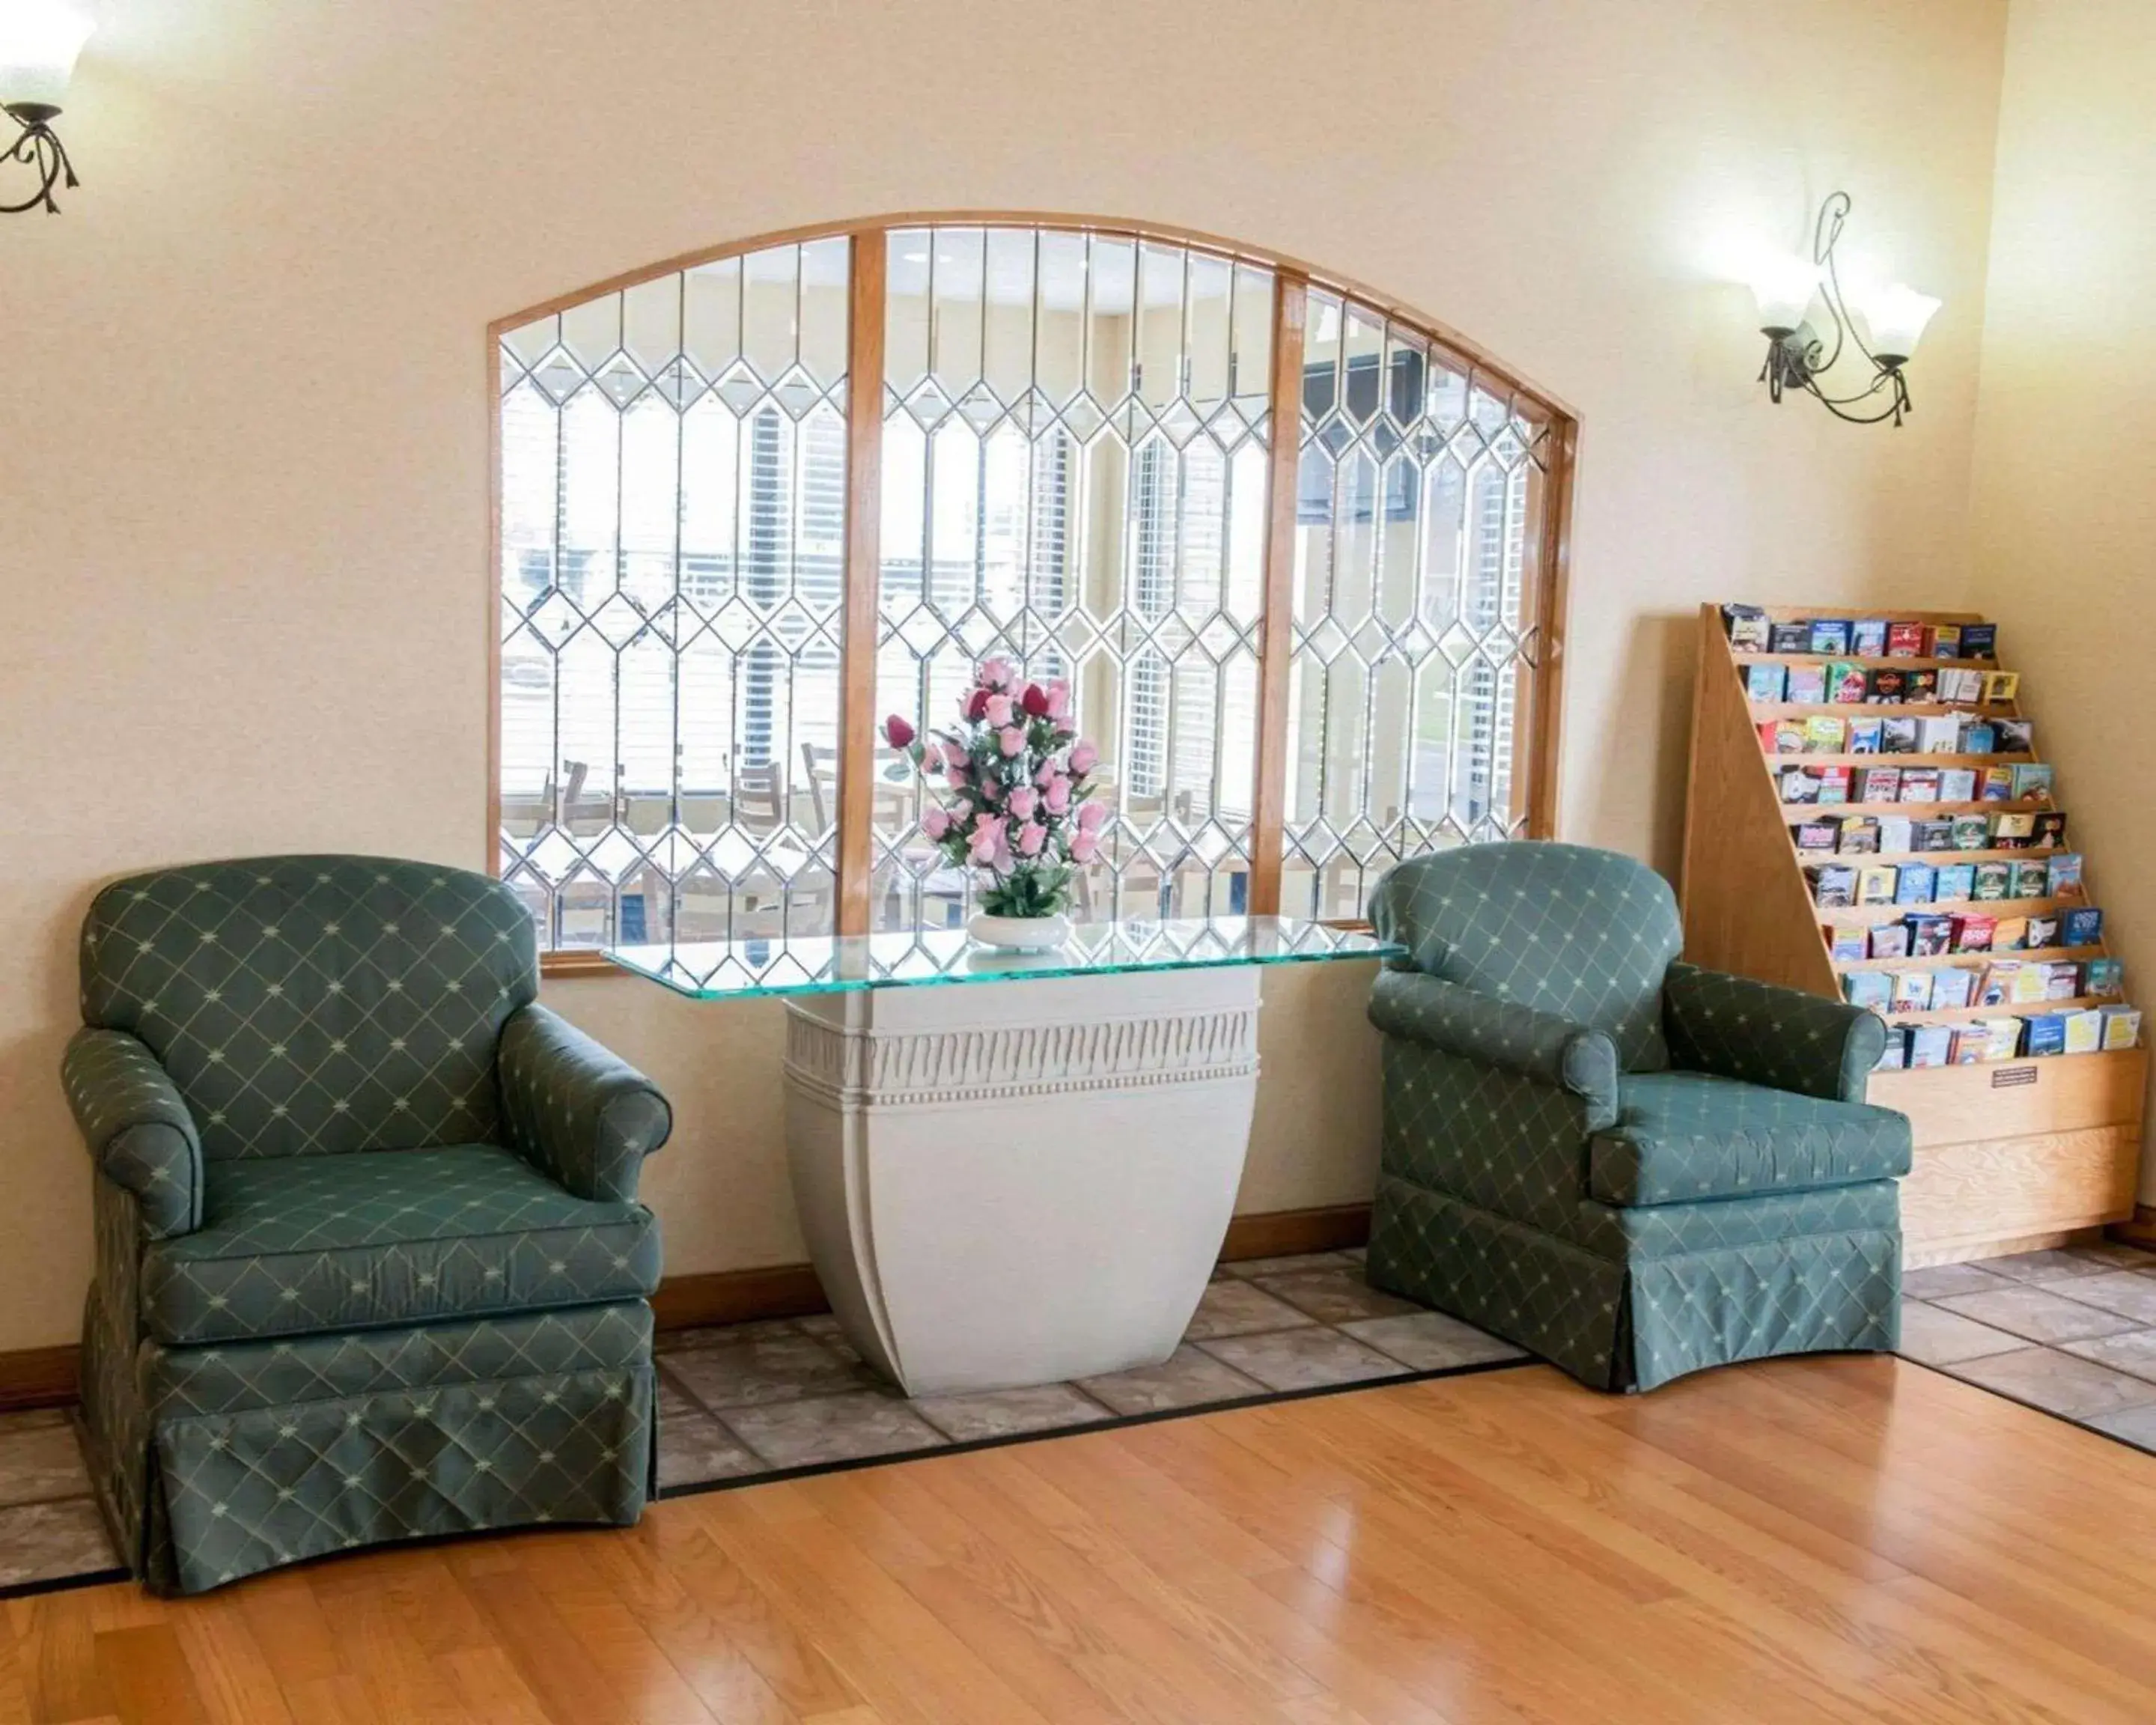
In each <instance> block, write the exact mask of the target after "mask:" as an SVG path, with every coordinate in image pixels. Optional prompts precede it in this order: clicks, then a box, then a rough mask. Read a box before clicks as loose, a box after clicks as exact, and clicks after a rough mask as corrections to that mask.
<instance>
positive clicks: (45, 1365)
mask: <svg viewBox="0 0 2156 1725" xmlns="http://www.w3.org/2000/svg"><path fill="white" fill-rule="evenodd" d="M2143 1219H2147V1220H2148V1221H2149V1222H2150V1223H2151V1224H2152V1227H2156V1212H2151V1211H2146V1210H2144V1211H2143ZM2125 1225H2127V1226H2131V1225H2133V1224H2125ZM1369 1237H1370V1206H1369V1205H1368V1204H1334V1205H1332V1206H1330V1207H1328V1208H1326V1209H1307V1210H1270V1211H1267V1212H1266V1213H1265V1214H1261V1215H1251V1216H1238V1217H1236V1218H1235V1220H1234V1221H1232V1222H1230V1223H1229V1224H1228V1237H1227V1239H1226V1240H1224V1241H1222V1242H1221V1245H1220V1257H1221V1261H1222V1262H1224V1263H1226V1262H1231V1261H1234V1260H1239V1259H1243V1258H1286V1257H1292V1256H1294V1255H1296V1254H1298V1253H1301V1252H1333V1251H1338V1250H1341V1249H1342V1248H1343V1247H1346V1246H1358V1245H1363V1243H1364V1242H1366V1241H1367V1240H1368V1239H1369ZM830 1309H831V1305H830V1301H828V1300H826V1299H825V1298H824V1285H823V1284H822V1283H821V1282H819V1281H817V1279H816V1272H815V1271H814V1270H813V1269H812V1268H810V1267H809V1266H808V1265H806V1264H773V1265H771V1266H767V1267H766V1268H763V1269H760V1270H720V1271H709V1272H706V1273H704V1274H701V1275H696V1276H668V1277H667V1278H666V1279H665V1281H662V1282H660V1284H659V1291H658V1292H657V1293H655V1294H654V1295H653V1296H651V1312H652V1316H653V1317H654V1319H655V1320H656V1321H657V1322H658V1325H659V1327H660V1329H662V1330H693V1329H700V1328H701V1327H704V1326H706V1325H708V1324H740V1323H751V1322H756V1321H757V1320H758V1319H762V1318H773V1317H810V1316H812V1315H814V1313H816V1312H829V1310H830ZM77 1351H78V1350H77V1349H76V1348H75V1345H74V1343H72V1342H69V1343H61V1344H60V1345H59V1346H58V1347H55V1348H18V1349H17V1350H16V1351H14V1352H13V1353H0V1413H17V1412H20V1411H21V1410H23V1409H26V1408H50V1407H58V1406H60V1405H62V1404H65V1403H68V1402H71V1401H73V1400H74V1399H75V1398H76V1396H77V1395H78V1394H80V1374H79V1369H78V1363H77V1360H76V1353H77Z"/></svg>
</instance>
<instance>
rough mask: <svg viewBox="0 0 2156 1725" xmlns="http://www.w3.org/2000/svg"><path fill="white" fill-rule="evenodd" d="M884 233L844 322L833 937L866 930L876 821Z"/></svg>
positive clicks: (874, 237) (870, 233)
mask: <svg viewBox="0 0 2156 1725" xmlns="http://www.w3.org/2000/svg"><path fill="white" fill-rule="evenodd" d="M888 251H889V248H888V245H887V243H886V240H885V234H884V231H883V230H882V229H881V228H864V229H862V230H860V232H858V233H856V234H855V235H854V236H853V259H852V264H851V267H850V270H848V278H849V286H848V295H849V302H848V303H849V310H848V314H847V321H846V541H845V544H846V551H845V565H844V574H843V577H842V588H841V591H842V593H843V598H844V603H843V608H842V611H841V616H842V618H843V624H842V627H841V629H840V632H839V787H838V800H839V834H838V932H839V933H840V934H865V933H867V932H869V926H870V914H869V912H870V879H871V877H872V875H874V872H875V839H874V835H873V834H872V833H871V831H870V827H871V824H872V822H873V821H874V819H875V670H876V631H877V628H878V619H879V614H880V603H879V599H880V580H881V568H882V547H881V543H880V540H881V530H882V526H883V374H884V316H885V307H884V302H885V273H886V264H887V261H888Z"/></svg>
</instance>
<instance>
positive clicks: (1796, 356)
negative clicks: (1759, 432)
mask: <svg viewBox="0 0 2156 1725" xmlns="http://www.w3.org/2000/svg"><path fill="white" fill-rule="evenodd" d="M1848 214H1849V194H1848V193H1846V192H1837V193H1835V194H1834V195H1833V196H1832V197H1831V198H1828V199H1827V201H1826V202H1825V203H1823V204H1821V205H1820V213H1819V221H1818V223H1816V225H1815V227H1814V228H1813V229H1812V255H1811V261H1810V262H1809V263H1806V262H1805V261H1804V259H1802V258H1800V257H1797V256H1794V255H1789V256H1782V257H1775V258H1770V259H1767V260H1766V262H1765V263H1764V264H1762V265H1761V267H1760V269H1759V270H1758V273H1757V274H1756V275H1754V277H1753V283H1752V292H1753V296H1754V297H1755V298H1756V299H1757V300H1758V302H1759V330H1760V333H1761V334H1763V335H1764V336H1766V338H1767V362H1766V364H1765V365H1764V366H1763V367H1761V369H1760V372H1759V379H1760V381H1761V382H1763V383H1764V384H1765V385H1766V386H1767V396H1768V399H1769V400H1770V401H1779V400H1781V398H1782V392H1783V391H1784V389H1801V390H1804V392H1806V393H1808V394H1810V395H1812V396H1815V397H1816V398H1818V400H1819V402H1820V405H1821V406H1823V407H1824V408H1825V409H1826V410H1827V411H1828V412H1829V413H1832V414H1833V415H1834V416H1835V418H1838V419H1846V420H1848V421H1849V422H1850V423H1851V424H1854V425H1876V424H1879V423H1880V421H1881V420H1882V419H1892V421H1893V422H1894V423H1895V424H1897V425H1899V424H1901V423H1902V415H1903V414H1905V413H1909V412H1911V411H1912V408H1911V407H1910V404H1909V384H1908V380H1907V378H1906V377H1903V376H1902V367H1904V366H1906V365H1907V364H1908V362H1909V356H1910V355H1911V354H1912V353H1914V352H1916V351H1917V341H1918V339H1919V338H1920V337H1921V336H1922V335H1923V333H1924V326H1925V325H1926V324H1928V323H1929V322H1930V321H1932V314H1933V312H1935V311H1938V309H1939V301H1938V300H1935V299H1933V298H1932V296H1931V295H1928V294H1920V293H1918V292H1917V290H1915V289H1914V288H1911V287H1905V286H1903V285H1902V284H1900V283H1898V282H1897V283H1896V284H1894V285H1892V286H1891V287H1882V288H1878V289H1876V290H1872V291H1871V292H1868V293H1866V295H1865V296H1864V299H1863V301H1862V303H1861V305H1858V306H1857V308H1856V309H1857V311H1860V312H1861V313H1862V314H1863V317H1864V322H1865V325H1866V328H1867V329H1869V331H1871V346H1870V347H1866V346H1865V342H1864V337H1863V336H1861V335H1859V334H1858V333H1857V328H1856V320H1855V319H1854V318H1853V317H1851V315H1850V305H1849V302H1848V301H1847V300H1845V298H1844V297H1843V296H1842V291H1841V278H1840V275H1837V274H1836V273H1835V267H1834V248H1835V241H1836V240H1838V239H1840V238H1841V224H1842V222H1843V221H1844V219H1845V218H1846V217H1847V216H1848ZM1815 296H1816V297H1817V298H1819V299H1820V300H1823V301H1824V302H1825V305H1826V310H1827V316H1830V318H1832V319H1833V320H1834V341H1833V345H1832V346H1831V347H1829V346H1828V345H1827V344H1826V343H1825V341H1823V340H1822V339H1821V337H1820V333H1819V331H1817V330H1816V329H1815V328H1814V327H1813V326H1812V325H1811V323H1810V322H1809V321H1808V320H1807V317H1806V314H1807V313H1808V312H1809V311H1810V310H1811V304H1812V300H1813V299H1814V297H1815ZM1844 341H1847V342H1848V343H1849V344H1850V345H1851V347H1855V348H1856V351H1857V352H1859V353H1861V354H1862V355H1863V356H1864V357H1866V359H1868V360H1870V361H1871V366H1872V377H1871V383H1870V384H1869V385H1868V386H1867V387H1866V388H1863V389H1861V390H1859V391H1858V392H1857V393H1856V394H1854V395H1843V396H1833V395H1829V394H1828V393H1826V391H1825V390H1824V389H1822V388H1820V382H1819V380H1820V377H1821V376H1822V375H1823V374H1824V373H1825V372H1828V371H1830V370H1831V369H1832V368H1833V366H1834V363H1835V361H1836V360H1838V359H1840V357H1841V349H1842V343H1843V342H1844ZM1882 394H1883V395H1884V396H1885V398H1886V400H1885V403H1884V404H1883V405H1882V406H1881V408H1879V410H1878V412H1876V413H1861V412H1859V413H1852V412H1851V411H1849V410H1850V409H1851V408H1861V407H1862V406H1863V405H1864V404H1865V403H1868V402H1872V401H1876V400H1877V399H1878V398H1879V397H1881V395H1882Z"/></svg>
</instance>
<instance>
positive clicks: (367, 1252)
mask: <svg viewBox="0 0 2156 1725" xmlns="http://www.w3.org/2000/svg"><path fill="white" fill-rule="evenodd" d="M658 1280H659V1233H658V1228H657V1224H655V1223H654V1220H653V1219H652V1215H651V1213H650V1212H649V1210H647V1209H644V1206H643V1205H642V1204H637V1203H634V1202H619V1201H609V1202H594V1201H593V1200H590V1199H582V1198H577V1197H575V1196H573V1195H572V1194H570V1193H568V1192H567V1191H564V1190H563V1189H562V1188H561V1187H560V1186H558V1185H557V1184H556V1183H554V1182H553V1181H552V1180H551V1179H549V1178H547V1176H546V1175H545V1174H543V1173H540V1172H539V1171H538V1170H537V1169H536V1168H533V1167H532V1166H531V1163H528V1162H526V1161H525V1160H524V1159H523V1158H521V1157H519V1156H517V1155H516V1154H514V1153H512V1152H511V1151H508V1150H504V1149H500V1148H499V1147H496V1146H494V1145H491V1144H459V1145H453V1146H450V1147H447V1148H444V1149H436V1150H413V1151H403V1150H371V1151H360V1152H355V1153H348V1154H345V1155H336V1156H294V1157H277V1158H249V1159H242V1160H235V1161H223V1162H213V1163H209V1164H208V1167H207V1169H206V1191H205V1193H204V1197H203V1225H202V1226H201V1227H200V1228H199V1229H198V1230H195V1231H194V1232H193V1233H190V1234H184V1235H178V1236H177V1237H176V1238H173V1239H171V1240H161V1241H158V1242H157V1243H155V1244H153V1245H151V1246H150V1247H149V1248H148V1249H147V1250H146V1251H145V1252H144V1254H143V1258H142V1276H141V1289H142V1292H141V1301H142V1314H143V1319H144V1322H145V1323H146V1327H148V1330H149V1332H150V1334H151V1337H153V1338H155V1339H156V1340H157V1341H158V1342H161V1343H165V1344H166V1345H167V1346H172V1345H176V1344H185V1343H204V1342H226V1341H237V1340H255V1339H263V1338H267V1337H279V1336H296V1335H305V1334H311V1333H314V1332H319V1331H324V1330H358V1329H371V1328H375V1327H381V1326H384V1325H393V1324H413V1323H425V1322H430V1321H432V1320H435V1319H439V1318H449V1317H454V1318H459V1319H469V1318H470V1317H475V1316H477V1315H480V1314H482V1313H490V1312H530V1311H541V1310H547V1309H552V1308H557V1307H570V1306H583V1305H592V1304H596V1303H598V1302H601V1301H613V1300H625V1299H639V1298H642V1297H643V1296H645V1295H648V1294H649V1293H650V1292H651V1291H652V1290H653V1289H654V1287H655V1286H657V1285H658Z"/></svg>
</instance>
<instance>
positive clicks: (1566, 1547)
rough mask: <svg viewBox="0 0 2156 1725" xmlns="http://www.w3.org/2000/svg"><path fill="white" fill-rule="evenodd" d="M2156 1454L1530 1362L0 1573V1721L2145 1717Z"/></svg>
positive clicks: (2057, 1435) (1878, 1361) (1980, 1424)
mask: <svg viewBox="0 0 2156 1725" xmlns="http://www.w3.org/2000/svg"><path fill="white" fill-rule="evenodd" d="M2151 1527H2156V1457H2151V1456H2148V1455H2141V1454H2138V1453H2137V1452H2134V1451H2133V1450H2128V1449H2127V1448H2126V1447H2124V1446H2123V1445H2118V1444H2115V1443H2112V1442H2110V1441H2107V1440H2105V1439H2103V1438H2101V1437H2098V1436H2096V1435H2092V1434H2091V1433H2089V1432H2087V1431H2083V1430H2076V1429H2075V1428H2073V1427H2071V1426H2068V1425H2064V1424H2062V1423H2061V1422H2059V1421H2056V1420H2051V1419H2049V1418H2047V1417H2046V1416H2045V1415H2042V1414H2036V1413H2034V1412H2030V1411H2029V1410H2027V1409H2022V1408H2019V1407H2016V1406H2015V1405H2013V1404H2010V1403H2008V1402H2005V1401H2002V1400H2000V1399H1997V1398H1996V1397H1994V1396H1992V1395H1989V1394H1986V1393H1985V1392H1984V1391H1982V1390H1979V1389H1974V1388H1972V1387H1970V1386H1969V1385H1967V1384H1959V1383H1956V1382H1953V1381H1952V1380H1950V1379H1948V1378H1943V1377H1939V1376H1937V1375H1934V1374H1933V1373H1930V1372H1928V1371H1926V1370H1924V1369H1923V1368H1920V1367H1917V1366H1912V1365H1909V1364H1907V1363H1902V1362H1898V1361H1896V1360H1893V1359H1890V1358H1832V1359H1814V1360H1793V1361H1783V1362H1776V1363H1768V1364H1763V1365H1757V1366H1748V1367H1740V1368H1733V1369H1730V1370H1725V1371H1721V1372H1715V1373H1708V1374H1707V1375H1706V1376H1704V1377H1702V1378H1692V1379H1689V1380H1686V1381H1685V1382H1682V1383H1680V1384H1675V1385H1672V1386H1671V1387H1670V1388H1669V1389H1665V1390H1662V1391H1660V1392H1658V1393H1656V1394H1654V1395H1651V1396H1648V1397H1644V1398H1635V1399H1614V1398H1609V1397H1603V1396H1597V1395H1593V1394H1589V1393H1587V1392H1586V1391H1584V1390H1580V1389H1576V1388H1574V1387H1573V1385H1571V1384H1569V1383H1568V1382H1567V1381H1566V1380H1565V1379H1563V1378H1560V1377H1558V1375H1557V1374H1556V1373H1553V1372H1551V1371H1548V1370H1547V1369H1544V1368H1527V1369H1522V1370H1518V1371H1510V1372H1503V1373H1496V1374H1493V1375H1490V1376H1485V1377H1476V1378H1455V1379H1450V1380H1442V1381H1437V1382H1432V1383H1427V1384H1410V1385H1404V1386H1395V1387H1393V1388H1388V1389H1372V1390H1367V1391H1362V1392H1358V1393H1356V1394H1350V1395H1342V1396H1337V1397H1332V1398H1327V1399H1318V1400H1312V1401H1303V1402H1296V1403H1288V1404H1277V1405H1274V1406H1270V1407H1262V1408H1253V1409H1243V1410H1241V1411H1238V1412H1233V1413H1226V1414H1213V1415H1206V1416H1200V1417H1197V1418H1193V1419H1188V1420H1176V1421H1172V1422H1168V1423H1164V1424H1160V1425H1144V1426H1135V1427H1128V1428H1125V1429H1122V1430H1114V1431H1109V1432H1103V1433H1099V1434H1096V1435H1090V1436H1080V1437H1072V1438H1064V1439H1055V1440H1047V1441H1045V1442H1039V1443H1031V1444H1025V1445H1017V1446H1014V1447H1009V1448H1004V1449H997V1450H983V1451H978V1452H975V1453H973V1454H969V1455H954V1456H948V1457H942V1458H938V1459H934V1460H930V1461H919V1462H911V1463H906V1464H903V1465H900V1466H886V1467H881V1468H875V1469H870V1470H866V1471H859V1472H852V1473H844V1474H833V1475H826V1476H821V1477H818V1478H813V1479H804V1480H798V1481H789V1482H784V1483H780V1484H776V1485H768V1486H753V1487H749V1488H747V1489H744V1490H741V1491H731V1492H721V1493H716V1494H713V1495H711V1496H706V1497H693V1498H685V1499H680V1500H676V1501H674V1502H667V1503H663V1504H660V1505H659V1506H657V1507H655V1508H654V1510H653V1511H652V1512H650V1514H649V1516H648V1517H646V1519H645V1521H644V1524H643V1525H642V1526H641V1527H639V1528H638V1529H636V1530H635V1531H634V1532H629V1533H577V1532H563V1533H547V1534H536V1535H522V1536H517V1537H514V1538H504V1539H499V1540H486V1541H478V1540H475V1541H469V1542H462V1543H452V1544H446V1545H441V1546H435V1547H431V1548H414V1549H412V1550H407V1551H390V1552H383V1553H373V1554H370V1555H367V1556H364V1557H361V1558H353V1559H347V1560H345V1561H341V1562H335V1563H321V1564H317V1565H315V1566H312V1567H309V1568H301V1569H298V1570H288V1571H285V1572H284V1573H282V1574H275V1575H270V1576H266V1577H263V1578H260V1579H257V1580H254V1581H251V1582H248V1583H244V1584H240V1585H239V1586H238V1587H235V1588H233V1589H228V1590H227V1591H225V1592H223V1593H222V1594H213V1595H211V1596H208V1597H207V1598H205V1599H198V1600H193V1601H187V1602H184V1603H177V1604H167V1603H163V1602H159V1601H157V1600H152V1599H146V1598H145V1597H143V1596H142V1595H141V1594H139V1593H137V1592H136V1591H135V1590H134V1589H131V1588H112V1587H107V1588H96V1589H84V1590H82V1591H80V1592H75V1593H68V1594H49V1595H45V1596H43V1597H39V1598H33V1599H17V1600H13V1601H10V1602H8V1603H7V1604H0V1720H7V1721H10V1722H12V1721H15V1720H28V1721H36V1722H39V1725H47V1722H57V1721H71V1720H87V1719H96V1720H104V1719H108V1718H116V1719H121V1720H129V1721H132V1720H152V1721H157V1722H160V1725H162V1722H167V1721H193V1720H198V1719H209V1720H248V1721H255V1720H269V1721H286V1720H291V1721H312V1720H336V1721H384V1722H404V1721H434V1720H463V1719H503V1720H515V1721H536V1722H561V1725H570V1722H575V1725H593V1722H610V1721H614V1720H627V1719H639V1720H654V1721H685V1722H686V1721H702V1720H709V1719H719V1720H725V1721H729V1722H732V1721H752V1722H758V1725H762V1722H772V1725H901V1722H906V1725H960V1722H978V1725H1039V1722H1043V1721H1049V1722H1055V1725H1065V1722H1070V1725H1107V1722H1113V1721H1124V1720H1145V1721H1163V1722H1166V1721H1174V1722H1180V1721H1186V1720H1204V1721H1220V1722H1233V1725H1245V1722H1255V1721H1273V1720H1278V1721H1293V1722H1297V1725H1321V1722H1322V1725H1356V1722H1367V1725H1394V1722H1399V1725H1464V1722H1481V1721H1485V1720H1500V1721H1508V1722H1509V1721H1547V1722H1552V1725H1582V1722H1587V1721H1594V1722H1598V1725H1601V1722H1622V1721H1642V1722H1645V1721H1652V1722H1655V1725H1679V1722H1699V1725H1784V1722H1786V1725H1816V1722H1823V1721H1824V1722H1847V1721H1894V1722H1897V1725H1899V1722H1945V1721H1960V1720H1978V1719H1980V1720H1985V1721H1990V1722H2008V1721H2023V1720H2028V1721H2037V1720H2041V1721H2049V1722H2059V1725H2066V1722H2071V1725H2145V1722H2147V1721H2148V1720H2149V1719H2151V1718H2156V1541H2152V1540H2151V1539H2150V1538H2149V1530H2150V1529H2151Z"/></svg>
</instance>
